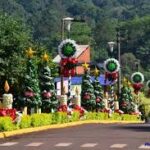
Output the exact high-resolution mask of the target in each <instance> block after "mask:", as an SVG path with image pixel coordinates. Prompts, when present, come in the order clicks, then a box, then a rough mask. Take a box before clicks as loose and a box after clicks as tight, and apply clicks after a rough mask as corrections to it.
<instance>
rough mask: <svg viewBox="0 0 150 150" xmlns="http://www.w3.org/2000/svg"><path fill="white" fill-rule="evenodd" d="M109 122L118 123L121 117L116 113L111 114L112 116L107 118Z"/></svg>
mask: <svg viewBox="0 0 150 150" xmlns="http://www.w3.org/2000/svg"><path fill="white" fill-rule="evenodd" d="M109 120H116V121H120V120H122V115H120V114H118V113H113V114H112V116H111V117H110V118H109Z"/></svg>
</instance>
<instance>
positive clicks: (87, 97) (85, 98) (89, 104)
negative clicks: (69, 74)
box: [81, 63, 96, 111]
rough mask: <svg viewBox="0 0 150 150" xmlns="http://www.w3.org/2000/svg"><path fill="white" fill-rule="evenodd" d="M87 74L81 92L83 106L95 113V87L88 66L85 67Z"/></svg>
mask: <svg viewBox="0 0 150 150" xmlns="http://www.w3.org/2000/svg"><path fill="white" fill-rule="evenodd" d="M83 67H84V70H85V74H84V76H83V78H82V87H81V88H82V90H81V105H82V106H83V107H84V108H85V109H86V110H87V111H93V110H94V109H96V98H95V95H94V87H93V85H92V80H91V77H90V75H89V72H88V64H86V63H85V64H84V65H83Z"/></svg>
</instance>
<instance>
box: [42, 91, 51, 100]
mask: <svg viewBox="0 0 150 150" xmlns="http://www.w3.org/2000/svg"><path fill="white" fill-rule="evenodd" d="M42 96H43V97H44V98H46V99H49V98H51V96H52V94H51V92H47V91H43V92H42Z"/></svg>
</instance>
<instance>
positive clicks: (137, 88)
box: [133, 83, 143, 94]
mask: <svg viewBox="0 0 150 150" xmlns="http://www.w3.org/2000/svg"><path fill="white" fill-rule="evenodd" d="M142 87H143V84H142V83H134V84H133V88H134V93H135V94H138V92H139V91H140V90H141V88H142Z"/></svg>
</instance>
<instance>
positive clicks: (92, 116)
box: [86, 112, 97, 120]
mask: <svg viewBox="0 0 150 150" xmlns="http://www.w3.org/2000/svg"><path fill="white" fill-rule="evenodd" d="M86 119H87V120H96V119H97V113H96V112H88V113H86Z"/></svg>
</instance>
